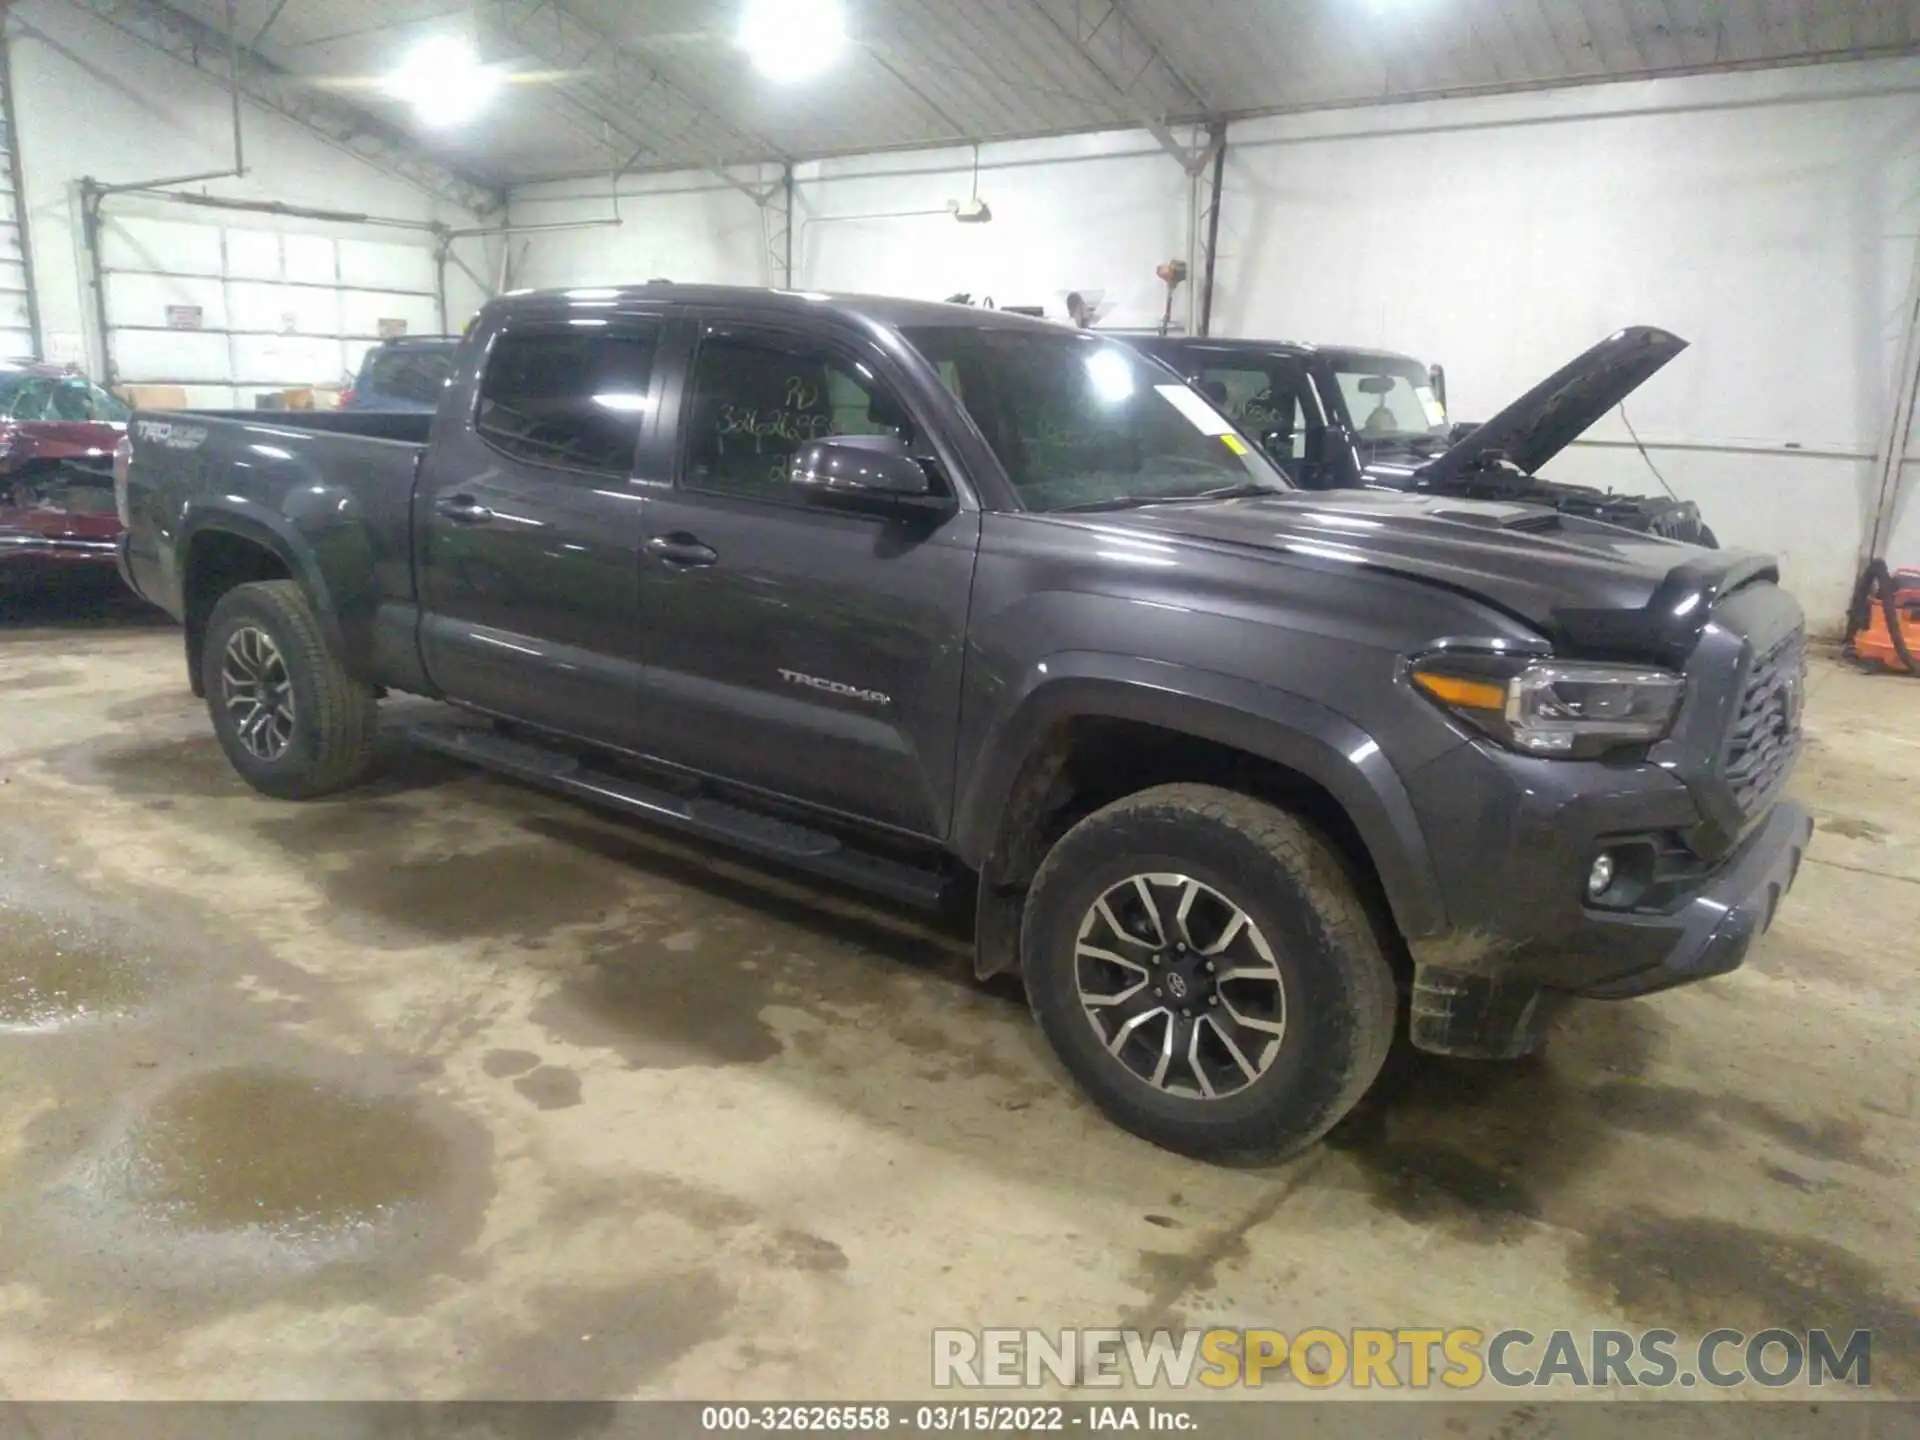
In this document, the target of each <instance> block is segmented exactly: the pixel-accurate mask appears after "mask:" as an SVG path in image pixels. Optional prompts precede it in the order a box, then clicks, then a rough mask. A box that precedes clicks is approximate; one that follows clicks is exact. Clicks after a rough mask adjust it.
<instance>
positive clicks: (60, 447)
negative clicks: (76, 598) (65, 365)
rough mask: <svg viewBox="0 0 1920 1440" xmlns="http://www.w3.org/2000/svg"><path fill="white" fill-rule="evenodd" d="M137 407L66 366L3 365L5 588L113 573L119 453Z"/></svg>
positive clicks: (0, 487)
mask: <svg viewBox="0 0 1920 1440" xmlns="http://www.w3.org/2000/svg"><path fill="white" fill-rule="evenodd" d="M132 413H133V412H132V411H131V410H130V409H129V408H128V407H127V406H126V405H124V404H122V403H121V402H120V401H119V400H117V399H115V398H114V397H113V396H112V395H110V394H108V393H107V392H106V391H105V390H103V389H101V388H100V387H99V386H98V385H95V384H92V383H91V382H89V381H88V380H87V379H86V378H85V377H83V376H80V375H76V374H74V373H72V372H70V371H65V370H56V369H52V368H49V367H43V366H32V367H28V368H25V369H20V370H8V371H0V587H5V588H9V589H11V588H39V586H40V585H42V584H44V583H46V582H48V581H51V580H53V579H55V578H56V577H60V576H78V575H80V574H99V575H103V576H104V575H112V574H114V573H115V565H114V548H115V544H116V542H117V541H118V540H119V538H120V519H119V516H118V514H117V513H116V511H115V508H114V498H113V451H114V447H115V446H116V445H118V444H119V443H120V438H121V436H123V435H124V434H126V429H127V420H128V418H129V417H130V416H131V415H132Z"/></svg>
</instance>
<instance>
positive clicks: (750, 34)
mask: <svg viewBox="0 0 1920 1440" xmlns="http://www.w3.org/2000/svg"><path fill="white" fill-rule="evenodd" d="M846 43H847V23H846V17H845V16H844V15H843V14H842V13H841V10H840V0H746V8H745V9H743V10H742V11H741V12H740V48H741V49H742V50H745V51H746V52H747V57H748V58H749V59H750V60H752V61H753V68H754V69H756V70H758V71H759V72H760V73H761V74H762V75H765V76H766V77H767V78H768V79H769V80H781V81H787V80H805V79H807V78H808V77H810V76H813V75H818V74H819V73H820V72H821V71H822V70H824V69H826V68H827V66H828V65H830V64H831V63H832V62H833V59H834V57H835V56H836V55H838V54H839V53H840V51H841V49H842V48H843V47H844V46H845V45H846Z"/></svg>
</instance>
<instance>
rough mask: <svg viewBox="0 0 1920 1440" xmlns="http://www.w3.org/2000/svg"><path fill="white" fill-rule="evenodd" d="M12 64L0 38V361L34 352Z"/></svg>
mask: <svg viewBox="0 0 1920 1440" xmlns="http://www.w3.org/2000/svg"><path fill="white" fill-rule="evenodd" d="M12 85H13V65H12V61H11V59H10V57H9V56H8V55H7V52H6V41H5V39H4V38H0V360H31V359H37V358H38V357H39V354H40V346H39V336H38V335H36V334H35V333H34V324H33V293H32V291H31V290H30V288H29V286H30V285H31V283H32V282H31V281H30V280H29V278H28V270H27V243H26V230H25V227H24V222H23V221H22V220H21V218H20V157H19V152H18V151H16V150H15V149H14V142H13V95H12Z"/></svg>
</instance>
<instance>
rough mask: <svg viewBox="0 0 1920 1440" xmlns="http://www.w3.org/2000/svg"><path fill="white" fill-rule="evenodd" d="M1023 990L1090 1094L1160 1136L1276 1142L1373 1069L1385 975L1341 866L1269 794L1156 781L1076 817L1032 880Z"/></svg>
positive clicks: (1338, 1103) (1383, 1045)
mask: <svg viewBox="0 0 1920 1440" xmlns="http://www.w3.org/2000/svg"><path fill="white" fill-rule="evenodd" d="M1021 951H1022V968H1023V971H1024V974H1025V978H1026V985H1027V993H1028V996H1029V998H1030V999H1031V1001H1032V1004H1033V1008H1034V1012H1035V1014H1036V1015H1037V1016H1038V1017H1039V1020H1040V1024H1041V1027H1042V1028H1043V1029H1044V1030H1045V1032H1046V1035H1047V1038H1048V1039H1049V1040H1050V1041H1051V1042H1052V1044H1053V1047H1054V1049H1055V1051H1056V1052H1057V1053H1058V1054H1059V1055H1060V1057H1061V1059H1062V1061H1064V1062H1065V1064H1066V1066H1067V1068H1068V1069H1069V1070H1071V1071H1072V1072H1073V1075H1074V1077H1075V1079H1077V1080H1078V1081H1079V1082H1080V1084H1081V1085H1082V1086H1083V1087H1084V1088H1085V1089H1086V1091H1087V1092H1088V1094H1089V1095H1091V1096H1092V1097H1093V1099H1094V1101H1095V1103H1097V1104H1098V1105H1099V1106H1100V1108H1101V1109H1102V1110H1104V1111H1105V1112H1106V1113H1107V1114H1108V1115H1109V1116H1110V1117H1111V1118H1112V1119H1114V1120H1115V1121H1116V1122H1118V1123H1119V1124H1120V1125H1122V1126H1124V1127H1125V1128H1127V1129H1128V1130H1131V1131H1133V1132H1134V1133H1135V1134H1137V1135H1140V1136H1143V1137H1144V1138H1146V1139H1148V1140H1151V1141H1153V1142H1155V1143H1156V1144H1159V1145H1164V1146H1165V1147H1167V1148H1168V1149H1170V1150H1177V1151H1181V1152H1183V1153H1185V1154H1190V1155H1198V1156H1204V1157H1209V1158H1219V1159H1225V1158H1232V1157H1246V1158H1262V1159H1267V1158H1278V1157H1279V1156H1281V1155H1285V1154H1287V1153H1289V1152H1291V1151H1294V1150H1298V1149H1300V1148H1301V1147H1303V1146H1305V1145H1307V1144H1310V1143H1311V1142H1312V1141H1314V1140H1316V1139H1318V1138H1319V1137H1320V1136H1321V1135H1323V1134H1324V1133H1325V1132H1326V1131H1327V1130H1328V1129H1329V1128H1330V1127H1331V1126H1332V1125H1333V1124H1334V1123H1335V1122H1336V1121H1338V1120H1339V1119H1340V1117H1341V1116H1343V1115H1345V1114H1346V1113H1347V1111H1348V1110H1350V1109H1351V1108H1352V1107H1353V1105H1354V1104H1355V1103H1356V1102H1357V1101H1358V1100H1359V1099H1360V1096H1361V1095H1362V1094H1363V1093H1364V1092H1365V1091H1366V1089H1367V1087H1368V1086H1369V1085H1370V1084H1372V1083H1373V1079H1374V1077H1375V1076H1376V1075H1377V1074H1378V1073H1379V1070H1380V1066H1381V1064H1382V1063H1383V1062H1384V1061H1385V1059H1386V1056H1387V1051H1388V1048H1389V1046H1390V1044H1391V1042H1392V1038H1393V1028H1394V1013H1395V1005H1394V984H1393V975H1392V972H1391V970H1390V969H1389V968H1388V965H1387V962H1386V959H1385V957H1384V956H1383V955H1382V953H1381V949H1380V944H1379V940H1378V937H1377V936H1376V935H1375V933H1374V929H1373V925H1372V922H1371V921H1370V920H1369V918H1368V916H1367V914H1366V911H1365V908H1364V907H1363V906H1362V905H1361V903H1360V900H1359V897H1358V895H1357V894H1356V892H1355V890H1354V887H1353V884H1352V881H1351V880H1350V878H1349V876H1348V872H1347V869H1346V866H1345V864H1344V863H1343V861H1342V859H1341V858H1340V856H1339V855H1338V854H1337V853H1336V852H1335V850H1334V849H1333V847H1332V846H1331V845H1329V844H1328V843H1327V842H1326V841H1325V840H1324V839H1322V838H1321V837H1320V836H1319V835H1317V834H1316V833H1315V832H1314V831H1313V830H1312V829H1310V828H1309V827H1308V826H1306V825H1305V824H1303V823H1301V822H1300V821H1299V820H1298V819H1296V818H1295V817H1293V816H1291V815H1288V814H1287V813H1285V812H1284V811H1282V810H1279V809H1276V808H1275V807H1273V806H1271V805H1268V804H1265V803H1264V802H1262V801H1258V800H1254V799H1251V798H1249V797H1248V796H1245V795H1239V794H1235V793H1233V792H1232V791H1227V790H1220V789H1216V788H1214V787H1212V786H1206V785H1163V786H1159V787H1157V788H1155V789H1152V790H1145V791H1142V792H1141V793H1140V794H1138V795H1132V796H1129V797H1127V798H1126V799H1124V800H1119V801H1116V802H1115V803H1114V804H1112V805H1109V806H1107V807H1105V808H1104V809H1102V810H1099V811H1096V812H1095V813H1094V814H1092V815H1089V816H1088V817H1087V818H1086V819H1085V820H1082V821H1081V822H1080V823H1079V824H1078V825H1076V826H1074V828H1073V829H1072V830H1070V831H1068V832H1067V834H1066V835H1065V836H1064V837H1062V838H1061V840H1060V842H1059V843H1058V844H1057V845H1055V846H1054V848H1053V850H1052V852H1051V853H1050V854H1049V855H1048V856H1047V858H1046V860H1045V862H1044V863H1043V864H1042V865H1041V867H1040V872H1039V874H1038V875H1037V876H1036V877H1035V878H1034V883H1033V889H1032V891H1031V892H1030V894H1029V896H1028V900H1027V910H1026V918H1025V922H1024V924H1023V926H1022V938H1021Z"/></svg>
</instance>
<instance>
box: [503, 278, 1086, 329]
mask: <svg viewBox="0 0 1920 1440" xmlns="http://www.w3.org/2000/svg"><path fill="white" fill-rule="evenodd" d="M669 301H670V302H673V303H675V304H680V305H719V306H725V307H726V308H727V309H729V310H733V311H748V312H753V311H758V312H761V313H764V314H766V315H767V316H768V317H769V318H772V317H796V316H802V315H820V314H822V313H823V312H824V313H827V314H832V315H837V316H839V317H842V318H844V319H850V320H856V321H866V322H868V323H871V324H879V325H887V326H912V325H967V326H973V327H976V328H980V329H994V330H1034V331H1042V332H1045V333H1048V334H1058V333H1059V331H1060V330H1061V329H1062V328H1064V327H1063V325H1062V323H1061V322H1058V321H1051V320H1039V319H1035V318H1034V317H1032V316H1029V315H1014V314H1009V313H1008V312H1007V311H1005V310H983V309H981V308H979V307H978V306H974V305H950V304H948V303H946V302H945V301H939V300H904V299H901V298H900V297H898V296H893V295H828V294H824V293H822V292H821V291H818V290H770V289H765V288H762V287H758V286H750V285H680V284H675V283H673V282H671V281H654V282H652V283H650V284H646V285H594V286H582V285H575V286H569V287H567V288H565V289H554V290H516V291H510V292H509V293H507V294H506V295H503V296H501V297H500V298H499V299H497V300H495V301H493V302H492V303H491V304H489V305H488V307H487V308H488V310H490V311H493V312H495V313H496V314H504V315H522V314H531V315H544V314H550V313H552V312H553V311H555V310H564V309H567V308H569V307H570V306H573V305H577V304H580V303H581V302H591V303H593V304H596V305H602V306H604V305H614V306H618V305H621V304H624V303H632V304H659V303H661V302H669Z"/></svg>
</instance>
